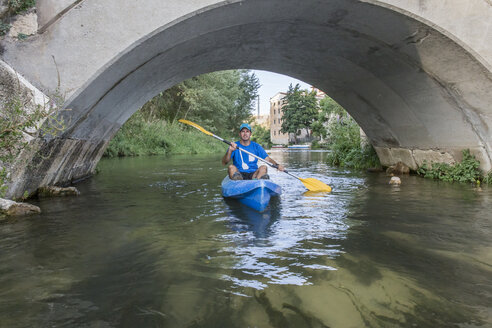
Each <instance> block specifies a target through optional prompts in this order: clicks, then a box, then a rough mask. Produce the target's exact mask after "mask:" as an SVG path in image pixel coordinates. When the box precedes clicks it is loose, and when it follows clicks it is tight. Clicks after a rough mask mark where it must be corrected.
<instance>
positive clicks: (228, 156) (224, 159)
mask: <svg viewBox="0 0 492 328" xmlns="http://www.w3.org/2000/svg"><path fill="white" fill-rule="evenodd" d="M236 149H237V145H236V143H234V142H231V145H230V146H229V148H228V149H227V152H226V153H225V155H224V157H222V165H227V163H229V162H230V161H231V155H232V152H233V151H235V150H236Z"/></svg>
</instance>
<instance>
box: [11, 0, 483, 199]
mask: <svg viewBox="0 0 492 328" xmlns="http://www.w3.org/2000/svg"><path fill="white" fill-rule="evenodd" d="M40 39H41V38H39V39H38V40H35V41H33V43H32V45H24V49H28V50H31V51H32V50H33V49H35V47H39V42H41V41H39V40H40ZM9 47H10V48H9ZM30 47H32V48H30ZM7 49H8V51H7V55H6V60H7V61H8V62H9V63H11V64H15V58H14V57H13V56H11V57H9V53H12V52H13V49H14V46H12V45H10V46H8V47H7ZM15 49H17V48H15ZM9 51H10V52H9ZM23 51H26V50H23ZM87 51H90V49H87ZM41 57H42V56H41ZM41 57H40V58H41ZM9 58H10V60H9ZM33 60H34V63H35V59H34V57H33ZM72 64H73V65H77V62H73V63H72ZM14 66H15V65H14ZM20 66H22V65H20ZM23 67H24V69H25V70H29V67H27V68H26V66H25V65H24V66H23ZM233 68H250V69H261V70H268V71H273V72H277V73H282V74H286V75H290V76H292V77H295V78H297V79H300V80H303V81H305V82H307V83H310V84H312V85H315V86H316V87H318V88H320V89H322V90H323V91H325V92H326V93H327V94H328V95H330V96H331V97H332V98H333V99H335V100H336V101H337V102H338V103H340V104H341V105H342V106H343V107H344V108H345V109H347V111H348V112H349V113H350V114H351V115H352V116H353V117H354V118H355V119H356V120H357V122H358V123H359V124H360V125H361V127H362V129H363V130H364V132H365V133H366V134H367V136H368V137H369V139H370V141H371V143H372V144H373V146H375V148H376V150H377V151H378V154H379V155H380V158H381V160H382V162H383V164H386V165H390V164H393V163H395V162H397V161H403V162H405V163H406V164H407V165H409V166H410V167H412V168H416V167H417V166H418V165H420V164H421V163H422V161H423V160H424V159H427V160H432V159H434V160H459V159H460V154H461V151H462V150H463V149H467V148H468V149H471V150H472V153H474V154H475V155H476V156H477V158H478V159H479V160H480V161H481V163H482V168H483V169H484V170H490V168H491V158H492V136H491V133H490V130H489V126H490V124H491V123H492V106H490V104H492V94H491V93H490V90H492V74H491V72H490V71H488V70H487V69H486V68H484V67H483V66H482V65H481V64H480V63H479V62H478V61H477V60H476V59H475V58H474V57H473V56H472V55H470V54H469V53H468V52H467V51H465V50H464V49H463V47H461V46H460V45H458V44H457V43H456V42H454V41H453V40H451V39H449V38H448V37H446V36H445V35H443V34H441V33H440V32H438V31H437V30H435V29H433V28H431V27H430V26H428V25H426V24H424V23H422V22H419V21H417V20H414V19H413V18H410V17H409V16H407V15H405V14H404V13H400V12H396V11H393V10H390V9H387V8H383V7H379V6H376V5H372V4H368V3H362V2H358V1H347V0H343V1H342V0H338V1H316V0H304V1H302V2H299V1H293V0H268V1H265V0H261V1H260V0H257V1H256V0H250V1H241V2H233V3H224V4H222V5H217V6H214V7H210V8H208V9H207V10H203V11H200V13H198V14H190V15H189V16H188V17H186V18H184V19H181V20H178V21H175V22H174V23H173V24H168V25H166V26H163V27H161V28H159V29H157V30H156V31H154V32H153V33H152V34H150V35H147V36H145V37H143V38H141V39H139V40H138V41H135V43H134V44H133V45H132V46H131V47H130V48H128V49H126V50H125V51H123V52H121V53H119V54H118V55H117V56H116V57H115V58H114V59H113V60H112V61H111V62H110V63H107V64H105V65H104V66H103V67H102V68H101V67H100V68H99V69H98V70H97V73H94V74H93V75H92V77H91V79H90V80H89V81H88V82H86V83H85V84H84V85H83V86H81V87H80V88H79V89H78V90H77V91H76V92H75V93H73V95H72V96H71V98H70V99H69V100H68V101H67V105H66V106H67V108H70V109H71V111H67V112H65V114H64V115H65V116H66V120H67V121H68V122H70V125H69V127H68V129H67V131H66V132H65V133H64V134H63V135H62V136H60V137H57V138H55V139H51V140H38V146H39V147H38V148H39V149H40V150H41V151H40V153H41V154H42V157H40V156H38V157H37V158H34V160H33V161H34V163H37V164H36V165H35V166H34V167H35V169H32V168H31V169H30V170H29V171H27V170H22V169H19V170H18V171H17V173H16V180H15V182H14V184H13V185H12V187H11V189H10V193H11V194H12V195H15V194H19V193H22V192H23V191H24V190H28V191H33V188H34V187H36V188H37V187H38V186H41V185H46V184H55V183H58V184H59V183H65V182H69V181H72V180H74V179H78V178H80V177H83V176H86V175H88V174H90V173H91V172H92V171H93V170H94V168H95V165H96V164H97V162H98V161H99V159H100V157H101V155H102V152H103V151H104V148H105V146H106V145H107V143H108V142H109V140H110V139H111V138H112V137H113V136H114V134H115V133H116V132H117V130H118V129H119V128H120V126H121V125H122V124H123V123H124V122H125V121H126V120H127V119H128V118H129V117H130V116H131V115H132V114H133V113H134V112H135V111H137V110H138V109H139V108H140V107H141V106H142V105H143V104H144V103H145V102H146V101H148V100H149V99H151V98H152V97H153V96H155V95H156V94H157V93H159V92H161V91H162V90H165V89H167V88H169V87H171V86H173V85H175V84H177V83H179V82H181V81H183V80H185V79H187V78H190V77H193V76H196V75H199V74H202V73H207V72H212V71H217V70H224V69H233ZM32 69H33V70H34V69H35V68H32ZM50 81H52V78H51V80H50ZM50 83H52V82H49V83H47V85H50ZM39 87H40V88H45V89H46V86H43V85H39Z"/></svg>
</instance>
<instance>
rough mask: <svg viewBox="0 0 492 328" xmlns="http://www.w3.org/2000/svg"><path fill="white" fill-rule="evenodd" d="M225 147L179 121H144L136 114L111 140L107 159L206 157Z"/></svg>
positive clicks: (141, 116) (106, 154) (140, 115)
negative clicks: (155, 156) (172, 155)
mask: <svg viewBox="0 0 492 328" xmlns="http://www.w3.org/2000/svg"><path fill="white" fill-rule="evenodd" d="M224 149H225V145H224V144H222V143H221V142H219V141H216V142H215V141H213V140H211V138H210V137H209V136H207V135H205V134H203V133H201V132H199V131H197V130H192V129H184V128H183V126H182V125H181V124H179V123H178V122H174V123H170V122H167V121H165V120H154V121H152V122H151V121H147V120H145V118H144V115H143V114H142V113H141V112H136V113H135V114H134V115H133V116H132V117H131V118H130V119H129V120H128V121H127V122H126V123H125V125H123V127H122V128H121V130H120V131H119V132H118V133H117V134H116V136H115V137H114V138H113V140H111V142H110V144H109V146H108V148H107V149H106V152H105V153H104V155H105V156H107V157H116V156H143V155H163V154H206V153H219V152H222V151H224Z"/></svg>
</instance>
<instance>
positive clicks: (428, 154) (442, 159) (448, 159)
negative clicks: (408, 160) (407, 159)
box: [413, 149, 456, 167]
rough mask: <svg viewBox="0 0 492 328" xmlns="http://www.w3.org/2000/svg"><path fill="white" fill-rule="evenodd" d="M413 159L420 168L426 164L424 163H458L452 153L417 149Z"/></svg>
mask: <svg viewBox="0 0 492 328" xmlns="http://www.w3.org/2000/svg"><path fill="white" fill-rule="evenodd" d="M413 158H414V159H415V162H416V163H417V166H419V167H420V166H422V164H424V161H426V162H427V163H432V162H434V163H447V164H454V163H456V160H455V158H454V157H453V156H452V155H451V154H450V153H448V152H445V151H436V150H419V149H415V150H414V151H413Z"/></svg>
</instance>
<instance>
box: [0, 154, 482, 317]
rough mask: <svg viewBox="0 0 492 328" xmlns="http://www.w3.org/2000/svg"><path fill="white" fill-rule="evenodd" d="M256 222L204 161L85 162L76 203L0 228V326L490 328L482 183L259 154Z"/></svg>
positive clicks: (215, 167) (52, 204) (209, 159)
mask: <svg viewBox="0 0 492 328" xmlns="http://www.w3.org/2000/svg"><path fill="white" fill-rule="evenodd" d="M271 156H272V157H274V158H276V159H277V161H280V162H282V163H285V164H286V165H287V167H288V168H289V169H290V170H291V171H292V172H294V173H296V174H297V175H299V176H301V177H314V178H317V179H320V180H322V181H324V182H326V183H328V184H329V185H331V186H332V187H333V188H334V190H333V192H332V193H330V194H312V193H309V192H305V189H304V187H303V185H302V183H300V182H299V181H297V180H295V179H293V178H291V177H289V176H288V175H286V174H283V173H276V172H270V175H271V178H272V180H274V181H275V182H277V183H278V184H280V185H281V186H282V188H283V194H282V196H281V197H280V198H279V199H275V200H273V201H272V202H271V204H270V207H269V208H268V210H267V211H265V212H264V213H258V212H255V211H253V210H250V209H248V208H246V207H244V206H243V205H240V204H239V203H237V202H235V201H227V202H226V201H225V200H224V199H223V198H222V197H221V194H220V183H221V180H222V178H223V177H224V176H225V172H226V171H225V169H224V168H223V167H221V166H220V162H219V161H220V157H218V156H191V155H190V156H172V157H152V158H132V159H112V160H103V161H101V163H100V165H99V168H100V173H99V174H98V175H97V176H95V177H93V178H91V179H90V180H87V181H84V182H82V183H79V184H78V185H77V187H78V188H79V190H80V191H81V193H82V194H81V196H79V197H73V198H64V199H44V200H39V201H36V202H35V204H36V205H39V206H40V207H41V208H42V210H43V213H42V214H41V215H39V216H32V217H28V218H22V219H17V220H14V221H2V222H1V223H0V327H492V188H483V190H477V188H474V187H473V186H471V185H467V184H449V183H440V182H435V181H429V180H424V179H422V178H418V177H412V176H411V177H403V178H402V181H403V184H402V185H401V186H400V187H392V186H390V185H388V181H389V177H387V176H386V175H385V174H382V173H381V174H367V173H362V172H351V171H348V170H342V169H336V168H331V167H328V166H327V165H325V164H324V163H323V162H324V161H323V158H324V156H325V154H324V153H316V152H293V153H287V152H274V153H272V154H271Z"/></svg>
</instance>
